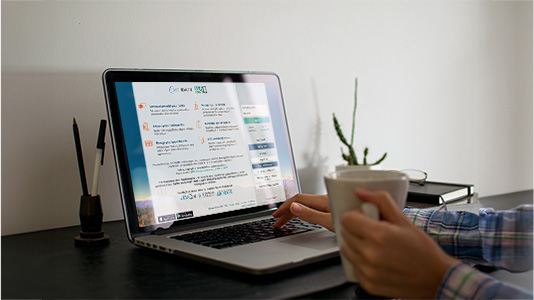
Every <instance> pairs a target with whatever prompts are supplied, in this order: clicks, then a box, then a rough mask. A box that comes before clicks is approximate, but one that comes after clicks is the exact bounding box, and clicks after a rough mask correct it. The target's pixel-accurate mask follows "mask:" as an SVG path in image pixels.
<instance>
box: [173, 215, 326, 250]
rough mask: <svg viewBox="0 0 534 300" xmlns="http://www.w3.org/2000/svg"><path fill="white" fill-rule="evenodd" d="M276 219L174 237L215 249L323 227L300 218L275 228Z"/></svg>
mask: <svg viewBox="0 0 534 300" xmlns="http://www.w3.org/2000/svg"><path fill="white" fill-rule="evenodd" d="M275 221H276V219H274V218H270V219H265V220H260V221H255V222H250V223H243V224H237V225H232V226H228V227H222V228H216V229H211V230H206V231H199V232H194V233H189V234H184V235H179V236H174V237H172V238H173V239H177V240H180V241H184V242H189V243H194V244H197V245H202V246H206V247H211V248H215V249H225V248H230V247H235V246H241V245H246V244H250V243H256V242H261V241H265V240H270V239H275V238H279V237H283V236H288V235H292V234H296V233H301V232H306V231H312V230H317V229H321V228H322V227H321V226H319V225H316V224H312V223H308V222H305V221H302V220H300V219H293V220H291V221H290V222H289V223H287V224H286V225H285V226H284V227H282V228H275V227H273V224H274V222H275Z"/></svg>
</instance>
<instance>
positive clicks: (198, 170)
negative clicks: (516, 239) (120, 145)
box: [115, 82, 298, 227]
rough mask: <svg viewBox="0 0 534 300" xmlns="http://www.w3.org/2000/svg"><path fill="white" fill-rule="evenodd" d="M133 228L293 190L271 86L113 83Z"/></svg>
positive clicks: (266, 200) (281, 196)
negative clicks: (135, 224) (131, 199)
mask: <svg viewBox="0 0 534 300" xmlns="http://www.w3.org/2000/svg"><path fill="white" fill-rule="evenodd" d="M115 89H116V94H117V99H118V103H119V111H120V118H121V123H122V129H123V134H124V145H125V149H126V153H127V159H128V167H129V170H130V176H131V180H132V188H133V193H134V198H135V204H136V205H135V206H136V208H137V217H138V221H139V226H141V227H145V226H153V225H159V224H163V223H169V222H174V221H178V220H181V219H187V218H193V217H200V216H208V215H212V214H217V213H222V212H229V211H234V210H239V209H244V208H249V207H255V206H262V205H268V204H274V203H279V202H283V201H285V200H286V199H288V198H290V197H292V196H293V195H295V194H296V193H297V192H298V183H297V180H296V174H295V172H294V169H293V162H292V154H291V148H290V144H289V137H288V136H287V131H286V125H285V117H284V114H283V110H284V108H283V107H282V102H281V99H279V98H280V95H279V94H280V93H279V89H278V86H277V84H276V83H269V82H267V83H263V82H116V83H115Z"/></svg>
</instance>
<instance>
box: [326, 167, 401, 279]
mask: <svg viewBox="0 0 534 300" xmlns="http://www.w3.org/2000/svg"><path fill="white" fill-rule="evenodd" d="M324 179H325V183H326V189H327V191H328V200H329V202H330V211H331V212H332V218H333V221H334V229H335V230H336V240H337V244H338V246H339V248H340V249H341V246H342V245H343V244H344V241H343V237H342V236H341V221H340V220H341V217H342V216H343V214H344V213H345V212H347V211H350V210H356V209H361V210H362V212H363V213H364V214H365V215H367V216H368V217H370V218H373V219H379V215H380V213H379V211H378V207H377V206H376V205H374V204H371V203H363V204H362V201H361V200H360V199H358V197H357V196H356V195H355V191H356V189H357V188H364V189H367V190H371V191H379V190H383V191H387V192H389V193H390V194H391V196H392V197H393V199H394V200H395V203H396V204H397V206H398V207H399V209H403V208H404V204H405V203H406V196H407V193H408V176H407V175H406V174H404V173H401V172H399V171H393V170H391V171H387V170H342V171H337V172H333V173H330V174H327V175H326V176H325V177H324ZM341 262H342V264H343V270H344V272H345V277H346V278H347V280H348V281H349V282H358V280H357V279H356V276H355V275H354V270H353V268H352V264H351V263H350V262H349V261H348V260H347V258H345V257H344V255H343V254H341Z"/></svg>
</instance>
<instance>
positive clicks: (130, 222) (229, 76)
mask: <svg viewBox="0 0 534 300" xmlns="http://www.w3.org/2000/svg"><path fill="white" fill-rule="evenodd" d="M102 80H103V85H104V94H105V99H106V107H107V114H108V120H109V127H110V132H111V140H112V143H113V154H114V158H115V166H116V171H117V175H118V181H119V187H120V189H119V190H120V196H121V200H122V205H123V211H124V217H125V221H126V225H127V228H128V233H129V238H130V240H133V239H134V238H135V237H137V236H141V235H145V234H149V233H151V232H153V231H155V230H157V229H160V228H168V227H172V228H176V227H177V226H182V225H186V224H194V223H198V222H206V221H211V220H217V219H221V218H228V217H234V216H239V215H245V214H250V213H255V212H259V211H265V210H269V209H272V208H273V207H277V206H279V205H280V204H281V203H283V202H284V201H281V202H277V203H273V204H270V205H262V206H256V207H252V208H245V209H239V210H234V211H230V212H223V213H217V214H213V215H208V216H202V217H196V218H192V219H184V220H181V221H175V222H174V223H173V224H172V225H171V226H169V225H168V224H166V226H161V225H152V226H139V220H138V218H137V212H136V205H135V197H134V193H133V186H132V180H131V174H130V168H129V164H128V160H127V155H126V146H125V141H124V134H123V133H124V132H123V128H122V122H121V117H120V111H119V103H118V97H117V93H116V89H115V83H116V82H228V81H231V82H246V83H249V82H250V83H274V84H276V86H277V89H278V101H279V103H278V105H279V106H280V108H281V114H282V116H281V119H282V121H283V123H284V124H283V128H284V129H285V133H286V137H285V138H286V142H287V145H288V148H289V149H288V152H289V160H290V165H291V169H292V172H293V176H294V178H295V181H296V187H297V192H299V193H300V184H299V181H298V176H297V168H296V166H295V160H294V154H293V147H292V144H291V138H290V134H289V127H288V124H287V117H286V112H285V106H284V101H283V97H282V89H281V84H280V79H279V77H278V75H276V74H275V73H272V72H239V71H192V70H172V69H162V70H157V69H146V70H142V69H107V70H105V71H104V72H103V74H102ZM269 101H271V99H270V100H269Z"/></svg>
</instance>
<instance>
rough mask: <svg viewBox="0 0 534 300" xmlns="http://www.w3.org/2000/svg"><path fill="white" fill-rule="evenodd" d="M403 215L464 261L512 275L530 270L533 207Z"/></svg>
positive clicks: (422, 211)
mask: <svg viewBox="0 0 534 300" xmlns="http://www.w3.org/2000/svg"><path fill="white" fill-rule="evenodd" d="M403 213H404V215H405V217H406V218H407V219H408V220H410V221H411V222H412V223H413V224H414V225H415V226H416V227H418V228H420V229H422V230H423V231H425V232H426V233H427V234H428V235H429V236H430V237H432V238H433V239H434V240H435V241H436V242H437V243H438V244H439V245H440V246H441V248H442V249H443V250H444V251H445V252H446V253H448V254H449V255H452V256H454V257H457V258H459V259H461V260H462V261H464V262H468V263H475V264H484V265H490V266H494V267H496V268H499V269H505V270H508V271H511V272H523V271H527V270H531V269H532V249H533V248H532V223H533V220H532V216H533V207H532V205H522V206H519V207H517V208H515V209H513V210H509V211H494V210H493V209H492V208H481V209H480V210H479V214H478V215H477V214H474V213H470V212H459V211H442V210H428V209H412V208H406V209H404V210H403Z"/></svg>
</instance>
